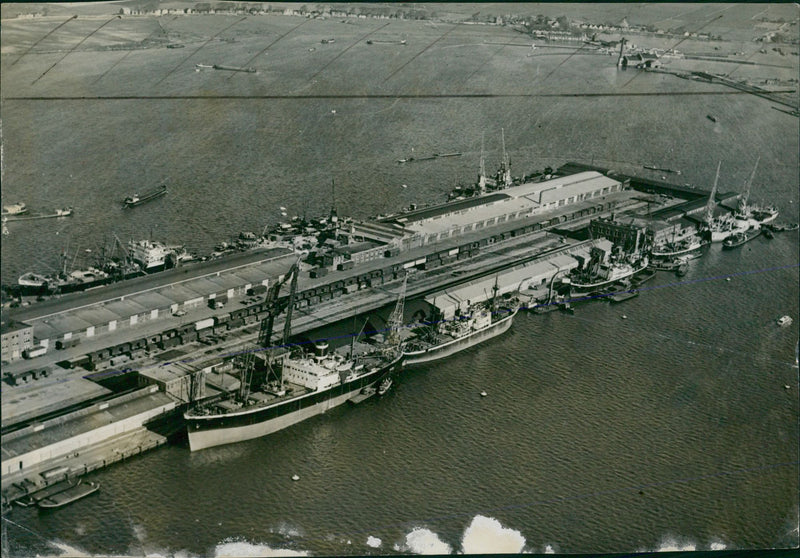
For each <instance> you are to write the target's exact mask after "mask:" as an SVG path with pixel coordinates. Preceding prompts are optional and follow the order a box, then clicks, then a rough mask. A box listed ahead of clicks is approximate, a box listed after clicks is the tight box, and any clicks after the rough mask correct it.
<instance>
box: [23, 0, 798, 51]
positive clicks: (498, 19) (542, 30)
mask: <svg viewBox="0 0 800 558" xmlns="http://www.w3.org/2000/svg"><path fill="white" fill-rule="evenodd" d="M176 4H178V3H177V2H167V3H159V2H156V1H146V2H138V3H133V2H132V3H131V5H130V6H122V7H121V8H120V9H119V12H118V13H119V14H120V15H156V16H159V15H188V14H227V15H270V14H272V15H274V14H281V15H290V16H300V17H308V18H320V19H326V18H358V19H367V18H374V19H398V20H431V21H437V22H442V23H461V24H465V25H499V26H510V27H515V28H517V29H519V30H520V31H523V32H525V33H526V34H529V35H530V36H531V37H533V38H535V39H539V40H554V41H586V40H587V39H591V38H592V37H593V36H595V35H598V34H605V35H619V34H622V33H624V34H626V35H643V36H650V37H659V38H669V37H686V38H692V39H695V40H701V41H702V40H706V41H721V40H723V37H722V36H720V35H714V34H712V33H708V32H696V31H687V30H685V29H683V28H682V27H678V28H674V29H673V28H668V29H663V28H659V27H656V26H653V25H631V24H629V23H628V21H627V20H626V19H625V18H623V19H622V21H620V22H618V23H610V22H606V23H589V22H581V21H570V20H569V19H568V18H567V17H566V16H563V15H562V16H558V17H555V18H554V17H549V16H545V15H541V14H539V15H536V16H533V15H515V14H502V15H496V14H491V13H484V11H479V12H476V13H475V14H472V15H463V16H458V15H456V14H453V13H445V12H446V10H447V8H448V6H447V4H440V5H435V6H434V7H435V8H438V11H437V10H435V9H426V8H421V7H418V6H416V5H414V4H411V5H403V4H395V5H383V4H381V5H378V4H376V5H372V6H370V5H348V4H332V5H328V4H301V5H298V4H287V5H282V4H280V3H278V4H265V3H262V2H197V3H195V4H190V5H188V6H187V7H180V6H178V5H176ZM187 4H189V3H187ZM481 7H484V6H481ZM509 7H513V5H511V6H509ZM44 10H46V8H44ZM43 15H46V12H45V11H41V12H37V13H33V14H24V15H22V14H21V15H19V16H18V17H20V18H31V17H41V16H43ZM759 23H760V24H762V25H763V26H764V33H763V35H761V36H759V37H756V38H755V39H754V40H755V41H756V42H765V43H778V44H788V45H797V44H800V36H799V35H798V33H797V32H789V29H788V28H789V27H793V26H796V25H797V21H791V22H789V21H785V20H783V19H778V20H774V21H773V20H769V19H767V18H764V17H762V18H760V19H759ZM776 25H778V26H779V27H778V30H776V29H774V27H775V26H776Z"/></svg>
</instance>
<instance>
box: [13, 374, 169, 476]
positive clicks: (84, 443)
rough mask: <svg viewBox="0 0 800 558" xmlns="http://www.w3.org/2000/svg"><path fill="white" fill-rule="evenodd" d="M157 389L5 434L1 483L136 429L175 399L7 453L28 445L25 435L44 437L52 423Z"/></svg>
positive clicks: (61, 424)
mask: <svg viewBox="0 0 800 558" xmlns="http://www.w3.org/2000/svg"><path fill="white" fill-rule="evenodd" d="M157 391H158V388H157V387H155V386H153V387H149V388H144V389H142V390H137V391H136V392H135V393H133V394H129V395H127V396H122V397H119V398H117V399H116V400H112V401H108V402H105V403H101V404H99V405H93V406H92V407H91V408H90V409H82V410H80V411H76V412H75V413H70V415H67V416H64V417H58V418H55V419H51V420H49V421H46V422H45V423H42V424H36V425H31V426H28V427H26V428H24V429H21V430H19V431H16V432H12V433H11V434H8V435H7V436H4V437H3V446H4V457H6V458H5V459H3V461H2V464H1V465H0V466H2V478H3V484H4V485H5V484H6V483H7V481H8V479H9V478H10V476H11V475H19V474H25V473H26V472H28V471H30V470H31V469H33V468H36V467H38V466H40V465H41V464H42V463H45V462H48V461H52V460H54V459H58V458H59V457H68V456H70V455H74V454H75V453H76V452H80V451H84V450H87V449H90V448H92V447H93V446H96V445H97V444H100V443H102V442H103V441H105V440H107V439H109V438H112V437H114V436H117V435H120V434H123V433H125V432H129V431H133V430H136V429H139V428H141V427H142V426H143V425H144V423H146V422H147V421H149V420H150V419H152V418H154V417H156V416H159V415H161V414H163V413H165V412H167V411H170V410H171V409H173V408H174V407H175V402H174V401H172V400H170V401H169V402H168V403H163V404H159V405H157V406H155V407H151V408H148V409H146V410H143V411H141V412H137V413H135V414H133V415H131V416H127V417H124V418H121V419H120V420H114V419H113V417H112V418H109V422H108V424H104V425H102V426H97V427H94V428H91V429H87V430H85V431H83V432H79V433H77V434H74V435H71V436H70V435H68V434H67V437H64V438H61V439H59V436H58V435H55V436H53V439H52V441H50V443H45V444H44V445H41V446H39V447H35V448H34V449H31V450H29V451H24V452H23V453H19V454H16V455H8V454H9V453H13V449H14V446H19V447H25V446H27V445H28V444H26V443H25V440H24V439H25V438H27V437H41V438H43V439H46V438H47V436H48V433H47V432H44V431H45V430H52V429H53V428H55V427H65V425H67V423H69V422H71V421H75V420H76V419H80V418H82V417H86V416H88V415H90V414H92V413H98V412H101V411H102V410H105V409H107V408H111V407H114V406H119V405H121V404H123V403H127V402H130V401H133V400H135V399H137V398H143V397H146V396H149V395H150V394H152V393H155V392H157ZM99 420H101V419H100V418H98V422H99ZM64 430H65V431H68V430H69V429H68V428H66V427H65V428H64ZM14 442H16V443H14ZM30 445H34V443H33V442H32V443H30ZM9 450H11V451H9ZM3 488H4V489H5V486H3Z"/></svg>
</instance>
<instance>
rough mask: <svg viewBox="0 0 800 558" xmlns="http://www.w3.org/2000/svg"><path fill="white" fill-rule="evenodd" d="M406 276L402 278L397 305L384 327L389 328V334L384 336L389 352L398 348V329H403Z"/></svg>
mask: <svg viewBox="0 0 800 558" xmlns="http://www.w3.org/2000/svg"><path fill="white" fill-rule="evenodd" d="M407 282H408V276H405V277H403V284H402V286H401V287H400V293H399V294H398V296H397V303H396V304H395V306H394V311H393V312H392V315H391V316H389V321H388V322H387V324H386V325H388V326H389V332H388V333H387V335H386V343H387V345H388V346H389V349H390V350H396V349H397V348H398V347H399V346H400V341H401V339H400V328H402V327H403V325H404V322H403V310H404V307H405V302H406V284H407Z"/></svg>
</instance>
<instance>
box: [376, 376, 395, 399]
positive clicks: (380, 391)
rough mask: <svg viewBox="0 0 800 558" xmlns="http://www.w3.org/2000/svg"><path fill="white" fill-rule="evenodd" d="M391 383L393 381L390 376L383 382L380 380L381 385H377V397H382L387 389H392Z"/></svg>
mask: <svg viewBox="0 0 800 558" xmlns="http://www.w3.org/2000/svg"><path fill="white" fill-rule="evenodd" d="M392 383H393V381H392V377H391V376H386V377H385V378H384V379H383V380H381V383H380V384H378V395H383V394H385V393H386V392H387V391H389V388H390V387H392Z"/></svg>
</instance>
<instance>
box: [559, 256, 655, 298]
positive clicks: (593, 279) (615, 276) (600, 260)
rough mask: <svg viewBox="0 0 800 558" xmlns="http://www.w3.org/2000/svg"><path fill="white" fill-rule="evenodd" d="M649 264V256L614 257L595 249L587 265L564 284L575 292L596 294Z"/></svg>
mask: <svg viewBox="0 0 800 558" xmlns="http://www.w3.org/2000/svg"><path fill="white" fill-rule="evenodd" d="M647 264H648V258H647V256H643V255H639V254H630V255H627V256H615V257H612V256H611V254H610V253H609V252H608V251H606V250H603V249H601V248H598V247H593V248H592V249H591V251H590V257H589V262H588V263H587V265H586V266H585V267H584V268H582V269H577V270H575V271H573V273H572V275H571V276H570V277H569V278H568V279H565V280H564V281H563V282H565V283H568V284H570V285H571V288H572V290H573V292H574V291H579V292H594V291H597V290H599V289H602V288H604V287H608V286H609V285H612V284H614V283H616V282H617V281H622V280H624V279H627V278H629V277H633V276H634V275H635V274H637V273H639V272H640V271H644V270H645V269H646V268H647Z"/></svg>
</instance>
